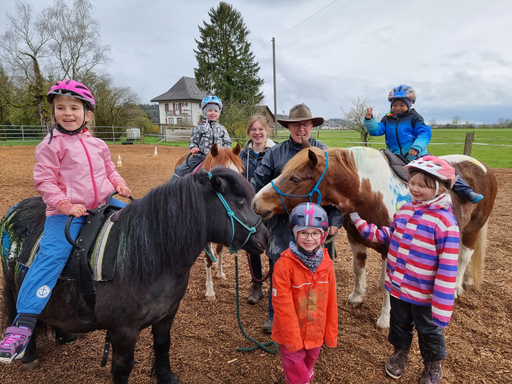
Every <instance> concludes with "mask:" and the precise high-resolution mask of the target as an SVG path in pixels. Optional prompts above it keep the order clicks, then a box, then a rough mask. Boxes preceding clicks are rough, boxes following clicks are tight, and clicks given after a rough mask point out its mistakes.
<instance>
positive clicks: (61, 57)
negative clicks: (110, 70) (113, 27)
mask: <svg viewBox="0 0 512 384" xmlns="http://www.w3.org/2000/svg"><path fill="white" fill-rule="evenodd" d="M43 15H44V19H45V20H46V22H45V23H44V24H43V25H44V29H45V30H46V32H47V34H48V35H49V36H50V37H51V42H50V49H51V52H52V56H53V57H55V58H56V60H57V62H58V65H59V68H58V69H56V70H55V74H56V75H57V78H59V79H75V80H78V81H82V82H84V83H87V77H88V76H87V75H88V74H90V73H91V72H93V71H94V70H95V69H96V68H97V67H99V66H101V65H105V64H107V63H108V62H109V61H110V46H108V45H102V44H101V39H100V33H99V30H100V23H99V22H98V20H96V19H94V18H93V17H92V4H91V3H90V1H89V0H74V1H73V5H72V6H71V7H70V6H68V5H67V4H66V2H65V1H64V0H55V1H54V5H53V7H48V8H46V9H45V10H44V11H43Z"/></svg>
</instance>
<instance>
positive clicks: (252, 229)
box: [208, 172, 262, 261]
mask: <svg viewBox="0 0 512 384" xmlns="http://www.w3.org/2000/svg"><path fill="white" fill-rule="evenodd" d="M208 178H209V179H211V178H212V174H211V172H208ZM215 193H216V194H217V196H218V197H219V200H220V201H221V203H222V205H223V206H224V208H226V213H227V215H228V217H229V218H230V219H231V244H230V245H229V252H231V253H236V249H235V247H234V246H233V240H234V239H235V222H234V221H233V219H235V220H236V221H238V223H239V224H240V225H241V226H242V227H244V228H245V229H247V230H248V231H249V234H248V235H247V238H246V239H245V241H244V243H243V244H242V246H241V247H240V248H242V247H243V246H244V245H245V244H246V243H247V242H248V241H249V238H250V237H251V235H252V234H254V233H256V228H258V226H259V225H260V224H261V221H262V219H261V216H259V219H258V221H257V222H256V224H255V225H254V226H253V227H248V226H247V225H245V224H244V223H243V222H242V221H241V220H240V219H239V218H238V217H236V216H235V213H234V212H233V210H232V209H231V208H230V207H229V205H228V203H227V201H226V199H224V196H222V194H221V193H219V192H217V191H215ZM208 256H210V255H208ZM212 256H213V255H212ZM212 256H210V258H212ZM214 261H216V260H214Z"/></svg>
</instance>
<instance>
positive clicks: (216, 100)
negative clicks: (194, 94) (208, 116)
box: [201, 96, 222, 112]
mask: <svg viewBox="0 0 512 384" xmlns="http://www.w3.org/2000/svg"><path fill="white" fill-rule="evenodd" d="M206 104H217V105H218V106H219V109H220V110H221V111H222V101H221V100H220V99H219V98H218V97H217V96H206V97H205V98H204V99H203V101H202V102H201V109H203V108H204V107H205V106H206ZM203 112H204V111H203Z"/></svg>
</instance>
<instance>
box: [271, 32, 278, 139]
mask: <svg viewBox="0 0 512 384" xmlns="http://www.w3.org/2000/svg"><path fill="white" fill-rule="evenodd" d="M272 61H273V67H274V137H275V139H276V142H277V125H278V123H277V93H276V39H275V37H273V38H272Z"/></svg>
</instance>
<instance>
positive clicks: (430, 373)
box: [420, 360, 443, 384]
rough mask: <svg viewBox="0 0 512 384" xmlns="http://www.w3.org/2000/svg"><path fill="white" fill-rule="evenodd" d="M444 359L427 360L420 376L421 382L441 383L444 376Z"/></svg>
mask: <svg viewBox="0 0 512 384" xmlns="http://www.w3.org/2000/svg"><path fill="white" fill-rule="evenodd" d="M441 363H442V360H438V361H425V362H424V364H425V368H423V372H422V373H421V377H420V384H439V383H440V382H441V378H442V377H443V369H442V368H441Z"/></svg>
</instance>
